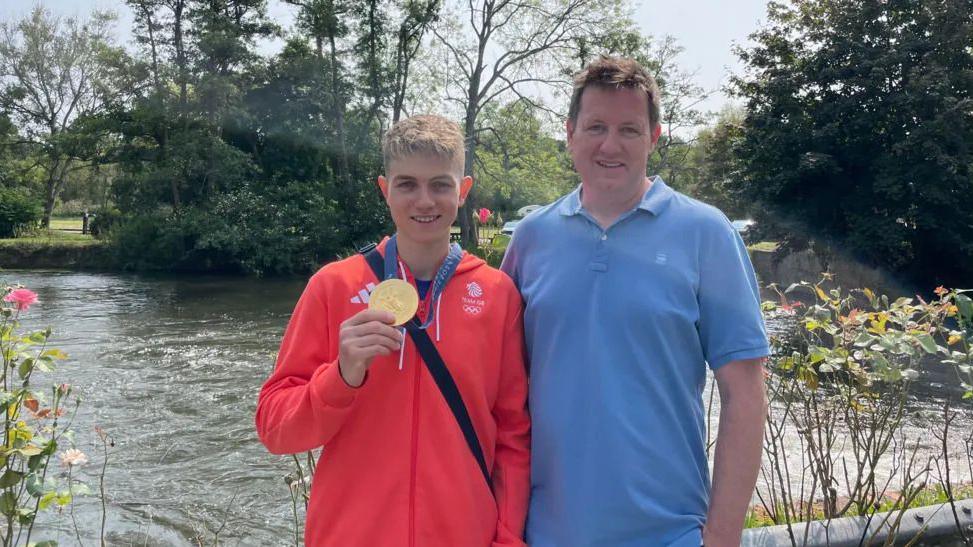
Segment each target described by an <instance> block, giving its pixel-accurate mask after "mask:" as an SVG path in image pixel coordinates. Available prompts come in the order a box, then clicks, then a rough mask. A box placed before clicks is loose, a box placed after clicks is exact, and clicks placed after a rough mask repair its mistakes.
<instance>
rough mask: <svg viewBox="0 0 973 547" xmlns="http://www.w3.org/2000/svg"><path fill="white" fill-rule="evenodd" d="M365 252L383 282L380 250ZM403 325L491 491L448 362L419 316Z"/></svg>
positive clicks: (372, 267)
mask: <svg viewBox="0 0 973 547" xmlns="http://www.w3.org/2000/svg"><path fill="white" fill-rule="evenodd" d="M362 255H363V256H364V258H365V261H366V262H368V265H369V266H370V267H371V269H372V272H374V273H375V277H376V278H378V280H379V282H381V281H382V280H383V278H384V277H385V259H384V258H383V257H382V255H381V254H380V253H379V252H378V249H376V248H375V247H374V246H370V247H368V248H366V249H363V250H362ZM404 326H405V330H406V332H408V333H409V337H410V338H412V341H413V342H414V343H415V345H416V348H417V349H418V350H419V355H420V356H421V357H422V361H423V362H424V363H425V364H426V369H427V370H429V374H430V375H431V376H432V378H433V380H434V381H435V382H436V386H437V387H439V391H440V392H441V393H442V394H443V398H444V399H445V400H446V404H447V405H449V409H450V410H451V411H452V412H453V417H454V418H456V423H457V424H459V428H460V430H462V432H463V438H465V439H466V444H467V446H469V448H470V452H472V453H473V457H474V458H476V463H477V465H478V466H479V467H480V472H481V473H483V478H484V479H485V480H486V483H487V488H489V489H490V492H491V493H492V492H493V487H492V484H493V481H492V480H491V479H490V471H489V470H488V469H487V465H486V458H485V457H484V456H483V448H482V446H481V445H480V440H479V438H477V436H476V429H474V428H473V421H472V420H471V419H470V413H469V411H467V409H466V404H465V403H464V402H463V396H462V395H461V394H460V392H459V388H458V387H457V386H456V381H455V380H453V375H452V374H450V372H449V368H448V367H447V366H446V362H445V361H443V357H442V355H440V354H439V350H437V349H436V345H435V344H433V341H432V338H430V337H429V334H428V333H427V332H426V331H425V329H420V328H419V323H418V322H417V321H416V319H415V318H413V319H411V320H410V321H409V322H408V323H406V324H405V325H404Z"/></svg>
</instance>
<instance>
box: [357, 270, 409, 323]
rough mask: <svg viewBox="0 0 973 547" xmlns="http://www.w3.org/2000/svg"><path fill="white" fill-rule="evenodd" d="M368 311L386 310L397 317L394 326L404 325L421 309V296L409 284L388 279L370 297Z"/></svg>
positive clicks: (399, 280)
mask: <svg viewBox="0 0 973 547" xmlns="http://www.w3.org/2000/svg"><path fill="white" fill-rule="evenodd" d="M368 309H370V310H385V311H388V312H392V315H394V316H395V323H393V325H394V326H396V327H397V326H399V325H402V324H404V323H405V322H406V321H408V320H409V319H412V316H413V315H415V314H416V310H417V309H419V294H418V293H417V292H416V289H415V288H414V287H413V286H412V285H410V284H409V283H408V282H406V281H403V280H401V279H386V280H385V281H382V282H381V283H379V284H378V286H377V287H375V289H374V290H372V294H371V295H370V296H369V297H368Z"/></svg>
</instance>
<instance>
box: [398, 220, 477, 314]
mask: <svg viewBox="0 0 973 547" xmlns="http://www.w3.org/2000/svg"><path fill="white" fill-rule="evenodd" d="M462 258H463V249H462V248H460V246H459V244H458V243H453V244H451V245H450V246H449V253H447V254H446V260H443V264H442V265H441V266H440V267H439V271H437V272H436V277H434V278H433V281H432V299H431V300H430V302H435V301H436V300H438V299H439V297H440V296H441V295H442V294H443V290H444V289H445V288H446V283H448V282H449V280H450V279H451V278H452V277H453V274H454V273H456V267H457V266H459V263H460V260H461V259H462ZM398 270H399V251H398V244H397V243H396V242H395V235H393V236H392V237H390V238H389V240H388V243H386V244H385V279H395V278H397V277H399V271H398ZM435 318H436V307H435V306H429V314H428V315H427V316H426V321H425V322H424V323H423V324H421V325H419V328H420V329H425V328H427V327H429V325H431V324H432V322H433V321H434V320H435Z"/></svg>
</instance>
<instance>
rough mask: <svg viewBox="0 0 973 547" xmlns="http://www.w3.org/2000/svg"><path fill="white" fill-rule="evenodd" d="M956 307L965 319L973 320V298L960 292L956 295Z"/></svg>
mask: <svg viewBox="0 0 973 547" xmlns="http://www.w3.org/2000/svg"><path fill="white" fill-rule="evenodd" d="M956 307H957V308H958V309H959V313H960V315H962V316H963V319H966V320H967V321H973V299H970V297H969V296H966V295H965V294H958V295H956Z"/></svg>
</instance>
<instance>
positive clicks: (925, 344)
mask: <svg viewBox="0 0 973 547" xmlns="http://www.w3.org/2000/svg"><path fill="white" fill-rule="evenodd" d="M916 340H918V341H919V345H920V346H922V349H924V350H926V353H936V351H937V350H938V349H939V347H938V346H936V341H935V340H933V338H932V336H930V335H928V334H920V335H918V336H916Z"/></svg>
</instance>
